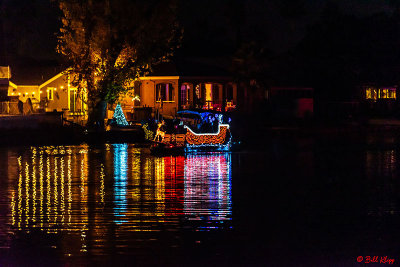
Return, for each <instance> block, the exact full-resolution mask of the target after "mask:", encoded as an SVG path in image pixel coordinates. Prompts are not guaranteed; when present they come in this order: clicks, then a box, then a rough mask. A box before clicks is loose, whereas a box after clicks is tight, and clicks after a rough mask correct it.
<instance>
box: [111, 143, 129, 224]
mask: <svg viewBox="0 0 400 267" xmlns="http://www.w3.org/2000/svg"><path fill="white" fill-rule="evenodd" d="M113 148H114V180H115V184H114V204H115V206H114V215H115V216H116V217H124V216H125V214H124V213H125V212H126V210H127V205H128V200H127V186H128V178H127V170H128V144H113ZM115 222H116V223H117V224H121V223H123V222H124V220H115Z"/></svg>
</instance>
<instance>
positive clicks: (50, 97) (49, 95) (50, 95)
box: [47, 87, 54, 100]
mask: <svg viewBox="0 0 400 267" xmlns="http://www.w3.org/2000/svg"><path fill="white" fill-rule="evenodd" d="M53 90H54V88H53V87H48V88H47V99H48V100H53V99H54V92H53Z"/></svg>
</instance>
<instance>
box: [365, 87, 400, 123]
mask: <svg viewBox="0 0 400 267" xmlns="http://www.w3.org/2000/svg"><path fill="white" fill-rule="evenodd" d="M362 99H363V101H362V104H363V107H364V109H365V112H366V114H367V115H373V116H375V115H396V113H397V112H398V108H399V104H398V100H397V86H396V85H391V86H377V85H364V86H362Z"/></svg>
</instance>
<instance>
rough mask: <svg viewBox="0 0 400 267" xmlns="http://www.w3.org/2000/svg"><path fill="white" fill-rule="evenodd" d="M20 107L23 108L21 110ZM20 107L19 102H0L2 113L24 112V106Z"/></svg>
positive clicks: (0, 112) (15, 113) (0, 111)
mask: <svg viewBox="0 0 400 267" xmlns="http://www.w3.org/2000/svg"><path fill="white" fill-rule="evenodd" d="M20 108H21V109H22V110H20ZM20 108H18V102H9V101H7V102H0V114H9V115H18V114H23V106H22V107H20Z"/></svg>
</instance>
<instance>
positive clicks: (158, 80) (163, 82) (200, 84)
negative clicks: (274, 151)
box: [121, 62, 238, 118]
mask: <svg viewBox="0 0 400 267" xmlns="http://www.w3.org/2000/svg"><path fill="white" fill-rule="evenodd" d="M237 100H238V87H237V84H236V83H234V82H233V78H232V76H230V74H229V73H228V72H226V71H224V70H223V69H220V68H217V67H215V66H210V65H207V64H202V63H199V62H196V63H193V62H178V63H171V62H170V63H163V64H160V65H158V66H155V67H154V69H153V71H152V72H151V73H150V75H148V76H145V77H140V78H139V79H138V80H137V81H135V82H134V83H132V90H130V91H128V93H127V94H126V96H125V97H124V98H123V100H122V103H121V104H122V107H123V110H124V112H125V113H126V114H127V115H128V118H129V117H130V114H131V116H134V114H135V112H137V111H140V110H142V109H146V108H147V109H149V108H150V109H151V110H152V113H153V115H157V114H161V115H164V116H175V114H176V112H177V111H179V110H184V109H192V108H198V109H208V110H216V111H232V110H234V109H235V108H236V107H237Z"/></svg>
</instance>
